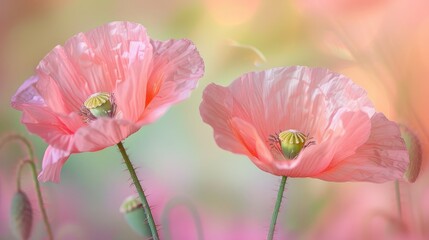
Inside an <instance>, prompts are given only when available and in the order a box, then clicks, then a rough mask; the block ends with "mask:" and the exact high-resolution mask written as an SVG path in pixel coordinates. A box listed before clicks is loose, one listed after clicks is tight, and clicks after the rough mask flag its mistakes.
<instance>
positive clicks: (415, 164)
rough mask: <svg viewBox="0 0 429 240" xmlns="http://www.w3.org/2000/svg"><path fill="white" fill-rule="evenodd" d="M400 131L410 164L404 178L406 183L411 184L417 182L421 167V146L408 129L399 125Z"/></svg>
mask: <svg viewBox="0 0 429 240" xmlns="http://www.w3.org/2000/svg"><path fill="white" fill-rule="evenodd" d="M400 129H401V135H402V138H403V139H404V141H405V145H406V146H407V150H408V154H409V156H410V163H409V164H408V168H407V170H406V171H405V175H404V176H405V179H407V181H408V182H411V183H413V182H415V181H416V180H417V177H418V176H419V173H420V168H421V165H422V146H421V145H420V140H419V138H418V137H417V136H416V135H415V134H414V133H413V132H412V131H411V130H410V129H409V128H407V127H406V126H403V125H401V126H400Z"/></svg>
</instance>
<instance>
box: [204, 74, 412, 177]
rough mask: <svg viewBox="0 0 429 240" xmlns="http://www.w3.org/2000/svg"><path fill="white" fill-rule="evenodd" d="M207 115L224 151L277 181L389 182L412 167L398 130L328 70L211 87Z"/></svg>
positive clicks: (262, 76)
mask: <svg viewBox="0 0 429 240" xmlns="http://www.w3.org/2000/svg"><path fill="white" fill-rule="evenodd" d="M200 112H201V116H202V118H203V121H204V122H206V123H208V124H209V125H211V126H212V127H213V130H214V138H215V140H216V143H217V144H218V145H219V146H220V147H221V148H223V149H225V150H228V151H231V152H233V153H239V154H244V155H247V156H248V157H249V158H250V159H251V160H252V162H253V163H254V164H255V165H256V166H258V167H259V168H260V169H262V170H264V171H266V172H269V173H272V174H274V175H279V176H289V177H314V178H320V179H323V180H327V181H370V182H384V181H388V180H392V179H397V178H400V177H402V175H403V173H404V171H405V169H406V167H407V165H408V161H409V159H408V153H407V150H406V147H405V143H404V140H403V139H402V138H401V134H400V131H399V127H398V126H397V124H395V123H394V122H391V121H389V120H387V119H386V117H385V116H384V115H383V114H382V113H377V112H376V111H375V109H374V107H373V105H372V103H371V101H370V100H369V99H368V98H367V96H366V92H365V91H364V90H363V89H362V88H360V87H358V86H357V85H355V84H354V83H353V82H352V81H351V80H350V79H348V78H347V77H345V76H343V75H340V74H336V73H333V72H330V71H329V70H326V69H319V68H309V67H300V66H297V67H284V68H274V69H271V70H267V71H262V72H252V73H248V74H245V75H243V76H242V77H240V78H238V79H237V80H235V81H234V82H233V83H232V84H231V85H230V86H229V87H222V86H218V85H215V84H210V85H209V86H208V87H207V88H206V89H205V90H204V94H203V101H202V103H201V105H200Z"/></svg>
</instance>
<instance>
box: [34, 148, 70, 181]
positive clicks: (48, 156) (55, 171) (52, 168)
mask: <svg viewBox="0 0 429 240" xmlns="http://www.w3.org/2000/svg"><path fill="white" fill-rule="evenodd" d="M69 156H70V153H69V152H66V151H63V150H60V149H58V148H54V147H52V146H48V148H47V149H46V151H45V155H44V156H43V161H42V171H41V172H40V174H39V176H38V179H39V181H42V182H47V181H52V182H59V181H60V174H61V168H62V167H63V165H64V163H65V162H66V161H67V159H68V158H69Z"/></svg>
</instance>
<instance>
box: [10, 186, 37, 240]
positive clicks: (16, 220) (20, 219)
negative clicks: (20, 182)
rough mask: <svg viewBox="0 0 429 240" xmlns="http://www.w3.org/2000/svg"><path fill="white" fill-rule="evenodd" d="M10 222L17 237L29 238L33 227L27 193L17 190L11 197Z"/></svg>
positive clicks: (24, 239)
mask: <svg viewBox="0 0 429 240" xmlns="http://www.w3.org/2000/svg"><path fill="white" fill-rule="evenodd" d="M10 223H11V227H12V230H13V233H14V234H15V236H16V237H17V238H19V239H23V240H26V239H29V238H30V234H31V229H32V227H33V209H32V208H31V203H30V201H29V200H28V197H27V195H26V194H25V193H24V192H22V191H20V190H19V191H18V192H17V193H15V195H14V196H13V199H12V207H11V209H10Z"/></svg>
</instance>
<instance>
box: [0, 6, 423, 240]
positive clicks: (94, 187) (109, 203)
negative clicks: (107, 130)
mask: <svg viewBox="0 0 429 240" xmlns="http://www.w3.org/2000/svg"><path fill="white" fill-rule="evenodd" d="M428 9H429V2H427V1H425V0H409V1H400V0H390V1H388V0H364V1H362V0H302V1H299V0H294V1H282V0H272V1H262V0H203V1H196V0H177V1H171V0H158V1H146V0H93V1H83V0H38V1H36V0H27V1H25V0H0V133H1V134H7V133H11V132H17V133H20V134H22V135H24V136H26V137H28V139H30V141H31V142H32V143H33V144H34V147H35V151H36V155H37V157H38V159H41V158H42V156H43V153H44V150H45V149H46V147H47V145H46V143H44V142H43V141H42V140H41V139H40V138H38V137H37V136H33V135H29V134H28V132H27V131H26V129H25V127H24V126H23V125H21V124H20V112H18V111H16V110H13V109H12V108H11V107H10V98H11V97H12V95H13V94H14V93H15V91H16V90H17V89H18V87H19V86H20V85H21V84H22V83H23V82H24V81H25V80H26V79H27V78H28V77H30V76H31V75H32V74H33V73H34V69H35V67H36V66H37V64H38V62H39V61H40V60H41V59H42V58H43V57H44V56H45V54H47V53H48V52H49V51H50V50H51V49H52V48H53V47H54V46H55V45H57V44H63V43H64V42H65V41H66V40H67V39H68V38H70V37H71V36H72V35H74V34H76V33H78V32H85V31H88V30H90V29H93V28H95V27H97V26H100V25H102V24H104V23H107V22H110V21H115V20H127V21H133V22H137V23H140V24H142V25H144V26H145V27H146V28H147V30H148V33H149V35H150V37H151V38H153V39H158V40H166V39H170V38H188V39H191V40H192V41H193V42H194V43H195V45H196V46H197V48H198V50H199V51H200V54H201V55H202V57H203V59H204V61H205V66H206V68H205V69H206V72H205V76H204V77H203V78H202V79H201V81H200V83H199V86H198V88H197V89H196V90H195V91H194V92H193V93H192V96H191V97H190V98H189V99H188V100H186V101H184V102H182V103H180V104H178V105H176V106H174V107H172V108H171V109H170V110H169V111H168V112H167V114H165V115H164V116H163V117H162V118H161V119H160V120H159V121H157V122H156V123H153V124H151V125H148V126H145V127H143V128H142V129H141V130H140V131H138V132H137V133H135V134H133V135H132V136H130V137H129V138H128V139H126V140H125V142H124V144H125V146H126V147H127V148H128V149H129V154H130V155H131V159H132V161H133V162H134V164H135V165H136V166H138V167H139V169H138V174H139V176H140V178H141V179H142V184H143V187H144V189H145V190H146V192H147V193H148V194H149V201H150V203H151V204H152V205H153V209H154V210H153V211H154V214H155V219H156V222H157V223H159V224H161V226H160V231H161V232H164V231H167V230H168V231H171V235H172V236H173V237H172V239H175V240H176V239H177V240H180V239H183V240H192V239H197V234H196V230H195V224H193V223H192V219H191V217H190V213H189V211H188V209H186V208H185V207H183V206H181V205H177V207H175V208H173V209H171V211H170V212H169V213H168V214H165V213H164V215H166V216H168V217H167V218H163V219H162V215H163V211H164V209H165V206H166V204H169V203H170V204H171V201H173V202H175V201H179V202H180V201H185V202H187V203H189V204H192V205H194V206H195V207H196V208H197V210H198V212H199V214H200V216H201V221H202V226H203V232H204V237H205V239H213V240H223V239H225V240H236V239H265V237H266V233H267V231H268V227H269V221H270V218H271V213H272V209H273V207H274V201H275V196H276V194H277V193H276V191H277V189H278V186H279V183H280V178H279V177H276V176H273V175H270V174H268V173H265V172H263V171H261V170H259V169H258V168H257V167H256V166H254V165H253V164H252V163H251V162H250V161H249V160H248V159H247V158H246V157H245V156H240V155H234V154H232V153H230V152H226V151H224V150H222V149H220V148H218V147H217V146H216V144H215V142H214V139H213V137H212V134H213V133H212V129H211V128H210V127H209V126H208V125H206V124H204V123H203V122H202V121H201V118H200V115H199V111H198V107H199V104H200V102H201V95H202V91H203V89H204V87H205V86H206V85H208V84H209V83H211V82H215V83H217V84H221V85H228V84H229V83H231V82H232V81H233V80H234V79H235V78H237V77H238V76H240V75H241V74H243V73H245V72H249V71H258V70H263V69H267V68H272V67H276V66H287V65H308V66H320V67H327V68H330V69H332V70H334V71H337V72H341V73H343V74H345V75H347V76H349V77H350V78H352V79H353V80H354V81H355V82H356V83H357V84H359V85H360V86H362V87H364V88H365V89H366V90H367V91H368V93H369V96H370V98H371V100H372V101H373V102H374V104H375V106H376V107H377V110H378V111H382V112H384V113H385V114H386V115H387V116H388V117H389V118H390V119H391V120H395V121H397V122H400V123H402V124H404V125H406V126H408V127H409V128H410V129H411V130H412V131H413V132H414V133H415V134H416V135H417V136H418V137H419V139H420V141H421V145H422V147H423V161H422V165H421V167H420V175H419V177H418V178H417V181H416V182H415V183H412V184H411V183H408V182H407V181H401V183H400V184H399V185H400V190H401V191H400V196H401V208H402V217H400V215H399V213H398V207H397V201H396V195H395V185H394V183H393V182H390V183H385V184H370V183H329V182H323V181H320V180H317V179H289V180H288V183H287V186H286V188H287V190H286V192H285V201H284V202H283V203H284V204H283V208H282V210H281V213H280V215H279V222H278V228H277V229H278V230H277V234H276V238H277V239H427V237H429V183H428V180H429V174H428V172H427V160H426V158H427V157H426V156H427V151H426V147H427V143H428V136H429V135H428V132H429V111H427V91H428V90H429V79H428V78H429V60H428V59H429V47H428V45H427V43H428V42H429V15H428V14H427V10H428ZM0 154H1V155H0V239H5V240H6V239H13V236H12V233H11V230H10V227H9V220H8V216H9V209H10V204H11V199H12V195H13V194H14V192H15V191H16V180H15V175H16V168H17V163H18V160H19V159H20V158H21V157H22V156H24V155H23V154H22V153H21V152H20V151H19V147H18V146H17V145H16V144H8V145H7V146H6V147H4V148H3V149H1V152H0ZM121 162H122V159H121V156H120V153H119V152H118V151H117V149H116V148H115V147H111V148H107V149H104V150H102V151H99V152H94V153H82V154H75V155H72V156H71V157H70V159H69V160H68V162H67V163H66V164H65V166H64V167H63V170H62V179H61V182H60V183H59V184H53V183H44V184H42V190H43V194H44V196H45V201H46V202H47V208H48V209H47V211H48V215H49V217H50V221H51V224H52V225H53V229H54V233H55V236H56V239H140V238H139V236H138V235H137V234H135V233H134V232H132V230H131V229H130V228H129V226H127V224H126V222H125V220H124V217H123V215H122V214H121V213H120V212H119V206H120V204H121V203H122V201H123V200H124V199H125V198H126V197H127V196H129V195H132V194H135V190H134V188H133V187H130V186H129V183H130V181H129V179H128V173H127V172H126V171H125V167H124V165H123V164H121ZM39 164H40V162H39ZM39 167H40V165H39ZM24 174H25V176H26V177H25V178H24V180H23V189H24V190H25V191H26V192H27V193H28V195H29V197H30V200H31V201H32V203H33V207H34V209H35V225H34V229H33V233H32V237H31V239H46V233H45V230H44V226H43V223H42V221H41V213H40V210H39V209H38V208H37V198H36V195H35V192H34V189H33V184H32V182H31V174H30V171H28V169H27V171H24ZM166 221H168V222H169V226H170V228H169V229H166V228H164V226H166V224H163V223H165V222H166Z"/></svg>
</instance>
